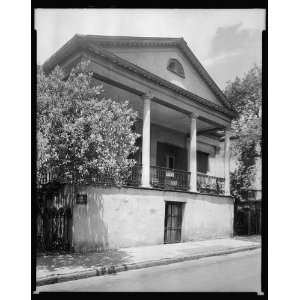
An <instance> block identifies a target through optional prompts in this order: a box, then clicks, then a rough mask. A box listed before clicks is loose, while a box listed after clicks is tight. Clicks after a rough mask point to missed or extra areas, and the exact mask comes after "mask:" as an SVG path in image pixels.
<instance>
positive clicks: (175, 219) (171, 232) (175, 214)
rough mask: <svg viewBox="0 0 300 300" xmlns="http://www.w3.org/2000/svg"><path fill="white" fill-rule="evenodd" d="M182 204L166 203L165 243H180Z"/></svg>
mask: <svg viewBox="0 0 300 300" xmlns="http://www.w3.org/2000/svg"><path fill="white" fill-rule="evenodd" d="M181 225H182V203H179V202H166V209H165V238H164V240H165V243H179V242H180V241H181Z"/></svg>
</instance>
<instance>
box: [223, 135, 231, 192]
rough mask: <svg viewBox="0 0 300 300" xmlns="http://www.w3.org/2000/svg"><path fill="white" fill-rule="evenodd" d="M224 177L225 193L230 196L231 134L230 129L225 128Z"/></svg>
mask: <svg viewBox="0 0 300 300" xmlns="http://www.w3.org/2000/svg"><path fill="white" fill-rule="evenodd" d="M224 178H225V187H224V188H225V195H227V196H230V134H229V129H226V130H225V142H224Z"/></svg>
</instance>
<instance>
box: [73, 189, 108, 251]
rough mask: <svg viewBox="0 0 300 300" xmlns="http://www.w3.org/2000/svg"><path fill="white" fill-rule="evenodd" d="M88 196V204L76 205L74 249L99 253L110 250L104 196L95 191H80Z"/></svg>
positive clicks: (79, 190)
mask: <svg viewBox="0 0 300 300" xmlns="http://www.w3.org/2000/svg"><path fill="white" fill-rule="evenodd" d="M78 192H79V193H86V194H87V204H75V206H74V215H73V247H74V250H75V252H81V253H86V252H91V251H93V252H99V251H104V250H106V249H108V248H109V243H108V227H107V225H106V224H105V222H104V220H103V213H104V206H103V201H104V200H103V196H102V195H101V194H100V193H97V192H96V191H95V189H93V188H91V189H88V190H83V189H78Z"/></svg>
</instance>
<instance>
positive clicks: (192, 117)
mask: <svg viewBox="0 0 300 300" xmlns="http://www.w3.org/2000/svg"><path fill="white" fill-rule="evenodd" d="M189 116H190V118H191V119H197V118H198V115H196V114H195V113H194V112H192V113H190V114H189Z"/></svg>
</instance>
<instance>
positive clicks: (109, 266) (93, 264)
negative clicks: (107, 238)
mask: <svg viewBox="0 0 300 300" xmlns="http://www.w3.org/2000/svg"><path fill="white" fill-rule="evenodd" d="M259 247H260V242H259V241H249V240H245V239H239V238H232V239H215V240H205V241H198V242H186V243H177V244H162V245H155V246H146V247H134V248H122V249H117V250H109V251H105V252H101V253H88V254H75V253H72V254H63V255H47V256H40V257H37V270H36V272H37V273H36V274H37V285H45V284H50V283H56V282H62V281H68V280H75V279H80V278H86V277H91V276H99V275H104V274H110V273H115V272H120V271H126V270H131V269H139V268H146V267H151V266H156V265H162V264H169V263H174V262H179V261H184V260H192V259H199V258H201V257H207V256H214V255H223V254H229V253H233V252H238V251H246V250H251V249H256V248H259Z"/></svg>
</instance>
